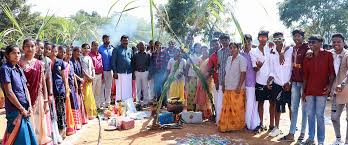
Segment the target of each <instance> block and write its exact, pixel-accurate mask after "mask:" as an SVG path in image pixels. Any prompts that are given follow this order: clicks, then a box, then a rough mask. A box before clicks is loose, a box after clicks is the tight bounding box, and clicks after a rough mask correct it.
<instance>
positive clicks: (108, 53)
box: [98, 44, 114, 71]
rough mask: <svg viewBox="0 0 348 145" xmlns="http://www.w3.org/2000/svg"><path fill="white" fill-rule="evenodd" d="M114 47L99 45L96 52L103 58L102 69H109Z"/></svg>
mask: <svg viewBox="0 0 348 145" xmlns="http://www.w3.org/2000/svg"><path fill="white" fill-rule="evenodd" d="M113 50H114V48H113V47H111V45H109V47H105V45H104V44H103V45H101V46H100V47H99V49H98V52H99V53H100V54H101V56H102V60H103V69H104V71H111V69H112V67H111V59H112V53H113Z"/></svg>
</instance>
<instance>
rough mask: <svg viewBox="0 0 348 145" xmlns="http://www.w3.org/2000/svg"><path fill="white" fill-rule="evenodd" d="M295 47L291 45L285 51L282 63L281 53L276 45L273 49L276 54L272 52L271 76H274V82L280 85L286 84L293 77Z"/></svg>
mask: <svg viewBox="0 0 348 145" xmlns="http://www.w3.org/2000/svg"><path fill="white" fill-rule="evenodd" d="M293 50H294V49H293V47H290V48H289V49H288V50H286V52H285V53H284V59H285V61H284V64H283V65H281V64H280V62H279V53H278V51H277V50H276V48H275V47H274V49H273V51H272V52H274V54H271V56H270V60H271V61H270V68H271V72H270V76H272V77H273V78H274V83H276V84H277V85H280V86H284V84H286V83H288V82H289V81H290V79H291V71H292V66H291V64H292V60H291V59H292V52H293Z"/></svg>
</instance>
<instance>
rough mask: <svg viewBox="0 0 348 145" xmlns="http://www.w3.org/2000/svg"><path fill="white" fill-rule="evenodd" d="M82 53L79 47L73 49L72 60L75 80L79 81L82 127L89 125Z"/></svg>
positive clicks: (78, 93)
mask: <svg viewBox="0 0 348 145" xmlns="http://www.w3.org/2000/svg"><path fill="white" fill-rule="evenodd" d="M80 53H81V48H80V47H79V46H75V47H74V48H73V52H72V58H71V62H72V64H73V65H74V67H73V68H74V73H75V78H76V80H77V90H76V93H77V97H78V98H79V99H78V102H79V103H78V104H79V107H80V109H79V110H80V113H81V115H80V118H81V119H80V122H81V124H82V125H84V124H87V120H88V119H87V114H86V109H85V104H84V101H83V92H82V87H83V86H82V85H83V82H84V80H83V73H82V66H81V59H80Z"/></svg>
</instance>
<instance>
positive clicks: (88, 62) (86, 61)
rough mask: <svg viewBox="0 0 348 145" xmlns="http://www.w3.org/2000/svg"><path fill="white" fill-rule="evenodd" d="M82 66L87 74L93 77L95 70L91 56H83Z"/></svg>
mask: <svg viewBox="0 0 348 145" xmlns="http://www.w3.org/2000/svg"><path fill="white" fill-rule="evenodd" d="M81 65H82V69H83V70H84V71H85V73H86V74H87V75H89V76H92V74H93V70H94V66H93V61H92V58H91V57H90V56H81Z"/></svg>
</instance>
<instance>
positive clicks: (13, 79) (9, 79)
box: [0, 62, 29, 112]
mask: <svg viewBox="0 0 348 145" xmlns="http://www.w3.org/2000/svg"><path fill="white" fill-rule="evenodd" d="M0 82H1V88H2V90H4V92H5V89H4V84H5V83H11V86H12V91H13V93H14V94H15V95H16V97H17V99H18V101H19V103H20V104H21V105H22V106H23V107H24V108H25V109H28V107H29V102H28V100H27V98H26V96H25V89H24V85H26V82H27V79H26V78H25V75H24V73H23V71H22V69H21V68H20V67H19V66H18V65H16V66H13V65H12V64H11V63H9V62H7V63H5V64H3V65H2V66H1V69H0ZM5 96H6V94H5ZM5 110H6V112H12V111H15V110H18V108H17V107H16V106H15V105H13V104H12V103H11V102H10V100H9V99H8V97H5Z"/></svg>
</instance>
